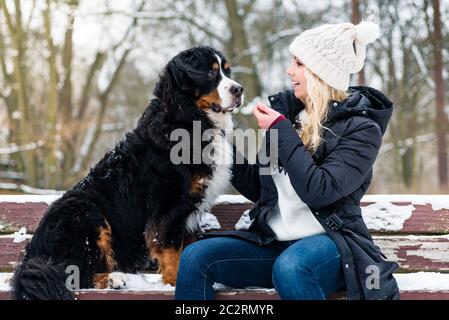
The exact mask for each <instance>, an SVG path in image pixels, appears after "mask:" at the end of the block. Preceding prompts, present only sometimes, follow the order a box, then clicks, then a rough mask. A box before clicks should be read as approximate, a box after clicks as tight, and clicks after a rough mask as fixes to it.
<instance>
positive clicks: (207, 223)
mask: <svg viewBox="0 0 449 320" xmlns="http://www.w3.org/2000/svg"><path fill="white" fill-rule="evenodd" d="M200 228H201V231H202V232H204V231H206V230H218V229H221V225H220V223H219V222H218V219H217V217H216V216H214V215H213V214H212V213H210V212H206V213H204V214H203V215H202V216H201V221H200Z"/></svg>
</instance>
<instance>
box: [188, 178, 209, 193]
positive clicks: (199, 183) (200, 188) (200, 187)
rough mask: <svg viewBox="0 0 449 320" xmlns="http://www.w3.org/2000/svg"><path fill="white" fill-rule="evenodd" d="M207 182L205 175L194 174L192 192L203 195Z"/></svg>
mask: <svg viewBox="0 0 449 320" xmlns="http://www.w3.org/2000/svg"><path fill="white" fill-rule="evenodd" d="M205 182H206V179H205V178H204V177H201V176H197V175H194V176H193V177H192V184H191V187H190V193H191V194H195V195H202V194H203V192H204V187H205Z"/></svg>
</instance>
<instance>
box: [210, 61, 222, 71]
mask: <svg viewBox="0 0 449 320" xmlns="http://www.w3.org/2000/svg"><path fill="white" fill-rule="evenodd" d="M212 69H214V70H218V69H220V66H219V65H218V63H216V62H215V63H214V64H213V65H212Z"/></svg>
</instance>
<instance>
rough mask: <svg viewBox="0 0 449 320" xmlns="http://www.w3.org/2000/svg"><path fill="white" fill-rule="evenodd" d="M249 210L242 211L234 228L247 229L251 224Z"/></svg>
mask: <svg viewBox="0 0 449 320" xmlns="http://www.w3.org/2000/svg"><path fill="white" fill-rule="evenodd" d="M249 211H250V210H245V212H243V214H242V216H241V217H240V219H239V221H237V223H236V224H235V230H248V229H249V226H250V225H251V222H252V220H251V218H250V217H249Z"/></svg>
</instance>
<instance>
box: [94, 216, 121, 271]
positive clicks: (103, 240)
mask: <svg viewBox="0 0 449 320" xmlns="http://www.w3.org/2000/svg"><path fill="white" fill-rule="evenodd" d="M105 224H106V227H103V226H102V227H100V230H99V233H100V235H99V236H98V240H97V246H98V248H99V249H100V251H101V253H102V254H103V257H104V259H105V262H106V270H105V271H106V272H108V273H109V272H112V271H114V269H115V268H116V265H117V263H116V261H115V259H114V251H113V250H112V238H111V226H110V225H109V223H108V222H107V221H106V220H105Z"/></svg>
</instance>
